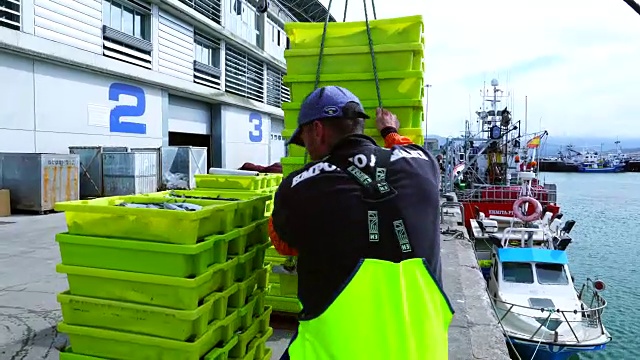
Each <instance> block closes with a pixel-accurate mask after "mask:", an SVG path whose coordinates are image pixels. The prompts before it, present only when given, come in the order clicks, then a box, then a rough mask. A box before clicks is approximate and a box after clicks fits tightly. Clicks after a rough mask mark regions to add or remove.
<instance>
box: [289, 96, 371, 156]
mask: <svg viewBox="0 0 640 360" xmlns="http://www.w3.org/2000/svg"><path fill="white" fill-rule="evenodd" d="M328 118H337V119H340V118H347V119H369V115H367V114H365V113H364V109H363V107H362V103H360V99H358V97H357V96H355V95H354V94H353V93H352V92H351V91H349V90H347V89H345V88H343V87H340V86H325V87H321V88H318V89H316V90H314V91H313V92H312V93H311V94H309V95H308V96H307V97H306V99H304V101H303V102H302V106H301V107H300V114H298V128H297V129H296V131H294V132H293V135H291V138H290V139H289V141H287V145H289V144H295V145H300V146H304V143H303V141H302V139H301V138H300V128H301V127H302V126H304V125H306V124H311V123H312V122H314V121H316V120H321V119H328Z"/></svg>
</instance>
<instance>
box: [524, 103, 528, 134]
mask: <svg viewBox="0 0 640 360" xmlns="http://www.w3.org/2000/svg"><path fill="white" fill-rule="evenodd" d="M528 112H529V97H528V96H527V95H525V96H524V136H527V134H529V132H528V131H527V129H528V127H527V125H529V113H528Z"/></svg>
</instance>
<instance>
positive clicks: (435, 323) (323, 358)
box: [282, 149, 453, 360]
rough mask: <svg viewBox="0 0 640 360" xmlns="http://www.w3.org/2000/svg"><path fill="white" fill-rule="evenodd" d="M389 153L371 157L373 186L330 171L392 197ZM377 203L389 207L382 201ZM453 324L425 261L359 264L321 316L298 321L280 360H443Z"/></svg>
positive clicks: (358, 176)
mask: <svg viewBox="0 0 640 360" xmlns="http://www.w3.org/2000/svg"><path fill="white" fill-rule="evenodd" d="M390 153H391V152H390V151H383V150H382V149H379V150H376V151H375V154H376V155H377V158H378V164H379V165H378V167H376V168H375V169H374V174H378V175H377V176H376V180H372V179H371V178H370V177H368V175H367V174H365V173H364V172H362V171H359V170H358V169H357V168H355V167H354V166H349V165H347V164H344V163H342V164H339V162H336V163H334V165H336V166H338V167H339V168H341V169H344V170H343V171H345V172H347V173H348V174H350V175H352V177H353V178H354V180H356V181H357V182H358V183H360V184H361V185H363V186H364V187H369V189H379V190H380V194H382V195H384V194H385V193H388V192H395V190H394V189H392V188H391V187H390V186H389V185H388V184H387V183H386V166H388V163H389V159H390ZM340 165H342V166H340ZM380 169H382V171H378V170H380ZM380 174H382V176H380ZM392 196H393V195H392V194H391V197H392ZM381 203H384V204H385V205H388V203H387V202H386V201H384V199H382V201H380V202H378V204H381ZM374 207H375V206H374ZM380 225H381V226H382V224H380ZM376 227H377V225H376ZM374 238H375V236H372V234H371V232H370V241H372V242H374V243H376V242H377V241H378V240H379V241H389V239H382V238H379V239H374ZM373 246H375V245H373ZM400 246H401V248H402V251H403V253H405V252H406V253H407V254H408V253H409V252H411V251H412V250H411V247H410V244H409V243H408V242H407V243H406V244H404V245H403V243H402V241H400ZM405 246H406V248H405ZM408 256H409V255H408ZM452 318H453V309H452V308H451V305H450V304H449V301H448V299H447V298H446V296H445V295H444V293H443V291H442V289H441V288H440V286H439V285H438V283H437V281H436V280H435V279H434V276H432V274H431V272H430V271H429V270H428V267H427V264H426V261H425V260H424V259H422V258H408V259H405V260H403V261H401V262H399V263H394V262H390V261H384V260H378V259H373V258H370V259H363V260H362V261H361V262H360V263H359V264H358V266H357V267H356V269H354V273H353V276H352V277H351V278H350V279H349V280H347V283H346V284H345V287H344V289H343V290H342V291H341V292H340V294H338V295H337V297H336V298H335V300H334V301H333V303H332V304H331V305H330V306H329V307H328V308H327V309H326V310H325V311H324V312H323V313H322V314H321V315H319V316H318V317H316V318H313V319H310V320H300V325H299V327H298V332H297V334H296V335H295V336H294V338H293V339H292V342H291V344H290V346H289V348H288V350H287V352H285V354H284V355H283V357H282V359H291V360H356V359H363V360H378V359H379V360H395V359H397V360H427V359H428V360H447V359H448V329H449V324H450V323H451V319H452Z"/></svg>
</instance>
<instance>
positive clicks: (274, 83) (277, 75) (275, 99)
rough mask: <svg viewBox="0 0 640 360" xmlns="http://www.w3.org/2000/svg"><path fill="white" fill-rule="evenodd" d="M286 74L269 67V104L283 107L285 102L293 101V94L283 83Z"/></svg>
mask: <svg viewBox="0 0 640 360" xmlns="http://www.w3.org/2000/svg"><path fill="white" fill-rule="evenodd" d="M283 77H284V72H283V71H281V70H278V69H276V68H273V67H271V66H267V104H268V105H271V106H276V107H282V103H283V102H289V101H291V92H290V91H289V88H287V87H286V86H285V85H284V82H283V81H282V79H283Z"/></svg>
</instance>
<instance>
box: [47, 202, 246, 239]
mask: <svg viewBox="0 0 640 360" xmlns="http://www.w3.org/2000/svg"><path fill="white" fill-rule="evenodd" d="M122 202H129V203H163V202H167V203H179V202H185V201H184V200H182V199H167V198H164V197H150V196H144V195H138V196H121V197H115V198H101V199H94V200H79V201H69V202H59V203H56V205H55V209H56V211H64V212H65V216H66V219H67V227H68V228H69V234H72V235H85V236H100V237H115V238H125V239H133V240H147V241H154V242H163V243H171V244H182V245H192V244H195V243H196V242H197V241H198V240H199V239H202V238H204V237H207V236H209V235H214V234H223V233H226V232H229V231H231V230H233V228H234V221H235V220H234V219H233V216H234V215H235V210H236V208H237V206H238V205H237V204H236V203H234V202H230V201H214V200H192V199H190V200H189V201H187V202H188V203H192V204H196V205H202V206H204V207H203V208H202V209H201V210H198V211H175V210H160V209H138V208H126V207H121V206H115V205H116V204H119V203H122Z"/></svg>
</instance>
